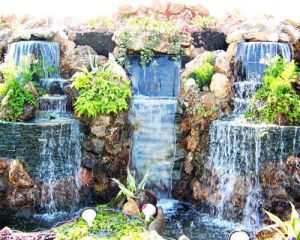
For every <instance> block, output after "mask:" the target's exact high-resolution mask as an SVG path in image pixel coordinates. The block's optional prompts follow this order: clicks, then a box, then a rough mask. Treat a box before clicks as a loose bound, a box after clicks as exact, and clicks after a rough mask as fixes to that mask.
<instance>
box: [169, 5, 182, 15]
mask: <svg viewBox="0 0 300 240" xmlns="http://www.w3.org/2000/svg"><path fill="white" fill-rule="evenodd" d="M184 10H185V4H182V3H174V4H171V5H170V7H169V11H170V13H171V14H179V13H182V12H183V11H184Z"/></svg>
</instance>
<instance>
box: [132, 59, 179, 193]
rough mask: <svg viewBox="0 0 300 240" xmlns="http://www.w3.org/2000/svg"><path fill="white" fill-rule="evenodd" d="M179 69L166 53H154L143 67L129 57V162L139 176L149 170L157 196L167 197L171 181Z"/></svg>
mask: <svg viewBox="0 0 300 240" xmlns="http://www.w3.org/2000/svg"><path fill="white" fill-rule="evenodd" d="M179 70H180V62H179V61H173V60H171V59H170V57H167V56H160V57H155V59H154V61H153V62H152V63H151V64H150V65H148V66H146V67H142V66H141V65H140V63H139V60H138V58H137V57H131V58H129V68H128V72H129V75H130V76H131V81H132V91H133V98H132V101H131V111H130V121H131V124H132V126H133V128H134V130H133V136H132V150H131V157H132V166H133V168H134V170H135V172H136V177H137V179H139V180H141V179H142V178H143V176H144V175H145V174H146V172H147V171H149V172H150V177H149V178H148V183H147V187H149V189H151V190H153V191H154V193H155V194H156V195H157V196H158V197H159V198H166V197H169V194H170V191H171V185H172V184H171V181H172V168H173V164H174V158H175V152H176V136H175V113H176V110H177V95H178V92H179Z"/></svg>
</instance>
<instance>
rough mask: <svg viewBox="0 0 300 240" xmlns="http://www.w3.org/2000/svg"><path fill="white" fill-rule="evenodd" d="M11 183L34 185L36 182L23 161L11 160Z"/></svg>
mask: <svg viewBox="0 0 300 240" xmlns="http://www.w3.org/2000/svg"><path fill="white" fill-rule="evenodd" d="M8 180H9V183H10V185H13V186H17V187H33V185H34V182H33V180H32V179H31V177H30V176H29V175H28V173H27V171H26V169H25V167H24V165H23V163H22V162H21V161H19V160H14V161H12V162H11V164H10V167H9V173H8Z"/></svg>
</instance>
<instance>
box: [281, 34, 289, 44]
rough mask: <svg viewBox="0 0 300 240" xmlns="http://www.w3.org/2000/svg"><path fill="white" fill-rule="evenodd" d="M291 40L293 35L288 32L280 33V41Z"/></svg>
mask: <svg viewBox="0 0 300 240" xmlns="http://www.w3.org/2000/svg"><path fill="white" fill-rule="evenodd" d="M290 41H291V37H290V36H289V35H288V34H287V33H282V32H281V33H280V34H279V42H287V43H288V42H290Z"/></svg>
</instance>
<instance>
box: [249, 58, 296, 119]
mask: <svg viewBox="0 0 300 240" xmlns="http://www.w3.org/2000/svg"><path fill="white" fill-rule="evenodd" d="M296 80H297V66H296V64H295V62H294V61H292V62H290V63H288V62H285V61H284V60H283V59H282V58H281V57H278V58H276V59H275V61H274V62H272V63H269V66H268V67H267V69H266V71H265V76H264V81H263V86H262V87H261V88H260V89H258V90H257V91H256V92H255V94H254V97H253V99H252V104H251V107H250V109H249V110H248V111H247V112H246V113H245V116H246V117H248V118H251V119H254V120H256V121H259V122H265V123H278V124H286V125H298V124H300V98H299V96H298V94H297V93H296V91H295V90H294V89H293V87H292V85H291V83H293V82H295V81H296Z"/></svg>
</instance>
